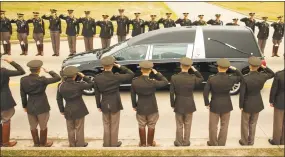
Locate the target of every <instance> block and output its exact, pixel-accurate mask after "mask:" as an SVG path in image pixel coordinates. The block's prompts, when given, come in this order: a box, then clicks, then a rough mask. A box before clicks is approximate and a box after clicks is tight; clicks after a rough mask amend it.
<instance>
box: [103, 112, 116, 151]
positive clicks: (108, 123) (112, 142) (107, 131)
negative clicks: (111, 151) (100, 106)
mask: <svg viewBox="0 0 285 157" xmlns="http://www.w3.org/2000/svg"><path fill="white" fill-rule="evenodd" d="M102 118H103V127H104V136H103V142H104V143H103V146H104V147H117V144H118V135H119V124H120V111H118V112H116V113H111V112H109V113H103V114H102Z"/></svg>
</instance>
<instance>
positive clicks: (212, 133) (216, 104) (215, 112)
mask: <svg viewBox="0 0 285 157" xmlns="http://www.w3.org/2000/svg"><path fill="white" fill-rule="evenodd" d="M217 64H218V71H219V72H218V73H217V74H216V75H214V76H210V77H209V79H208V81H207V83H206V85H205V88H204V94H203V95H204V101H205V105H206V107H207V108H208V109H210V117H209V119H210V120H209V139H210V140H209V141H208V142H207V145H208V146H225V145H226V141H227V134H228V126H229V120H230V112H231V111H232V110H233V105H232V102H231V97H230V90H231V89H232V87H233V85H234V84H236V83H238V82H242V80H243V75H242V73H241V72H240V71H239V70H238V69H236V68H234V67H231V66H230V62H229V61H228V60H227V59H224V58H222V59H219V60H218V61H217ZM228 69H230V70H232V71H234V72H235V75H228V74H227V73H226V72H227V70H228ZM210 92H211V97H212V98H211V102H210V101H209V94H210ZM219 120H221V123H220V125H221V127H220V132H219V135H218V137H217V130H218V123H219Z"/></svg>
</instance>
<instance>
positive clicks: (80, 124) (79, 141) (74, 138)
mask: <svg viewBox="0 0 285 157" xmlns="http://www.w3.org/2000/svg"><path fill="white" fill-rule="evenodd" d="M84 120H85V117H83V118H80V119H76V120H66V126H67V133H68V140H69V146H70V147H84V145H85V140H84Z"/></svg>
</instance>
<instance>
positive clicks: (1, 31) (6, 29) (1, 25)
mask: <svg viewBox="0 0 285 157" xmlns="http://www.w3.org/2000/svg"><path fill="white" fill-rule="evenodd" d="M0 15H1V17H0V37H1V42H2V45H3V49H4V53H3V55H11V43H10V38H11V35H12V25H11V21H10V20H9V19H8V18H6V17H5V11H4V10H0Z"/></svg>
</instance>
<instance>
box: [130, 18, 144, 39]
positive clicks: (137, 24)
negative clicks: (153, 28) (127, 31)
mask: <svg viewBox="0 0 285 157" xmlns="http://www.w3.org/2000/svg"><path fill="white" fill-rule="evenodd" d="M139 14H140V13H135V15H139ZM129 25H132V26H133V30H132V37H135V36H137V35H139V34H142V33H144V31H145V27H144V20H143V19H140V18H135V19H133V20H130V21H129Z"/></svg>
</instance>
